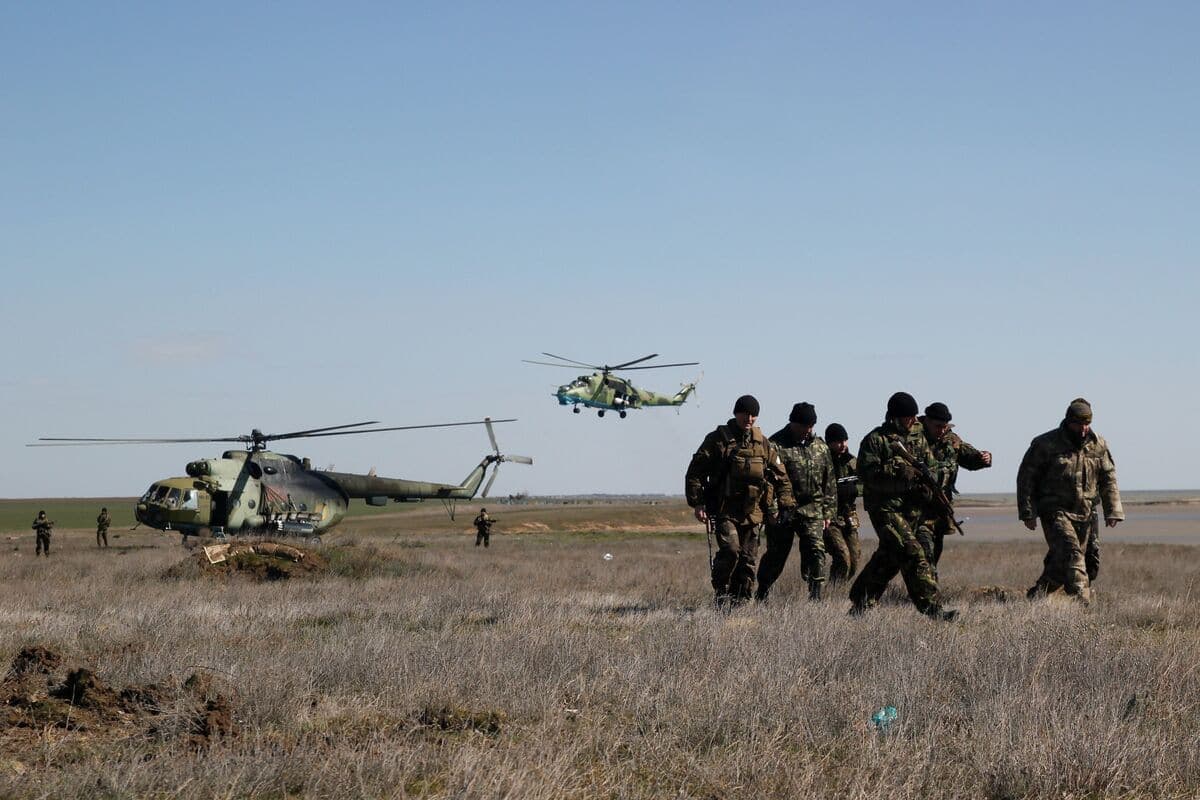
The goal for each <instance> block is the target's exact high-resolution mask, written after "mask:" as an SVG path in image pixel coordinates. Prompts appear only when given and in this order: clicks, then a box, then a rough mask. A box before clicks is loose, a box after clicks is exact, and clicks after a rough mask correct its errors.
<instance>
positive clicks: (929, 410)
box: [917, 403, 992, 575]
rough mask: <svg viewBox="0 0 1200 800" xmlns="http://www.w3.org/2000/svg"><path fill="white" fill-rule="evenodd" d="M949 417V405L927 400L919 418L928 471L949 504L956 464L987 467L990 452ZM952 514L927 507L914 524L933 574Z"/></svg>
mask: <svg viewBox="0 0 1200 800" xmlns="http://www.w3.org/2000/svg"><path fill="white" fill-rule="evenodd" d="M952 418H953V417H952V416H951V414H950V408H949V407H948V406H947V405H946V404H945V403H930V404H929V405H927V406H926V407H925V415H924V416H922V417H920V418H919V421H920V423H921V430H922V432H923V433H924V435H925V442H926V444H928V445H929V452H930V455H931V457H932V463H931V465H930V471H931V472H932V473H933V477H934V479H935V480H937V482H938V485H939V486H941V488H942V491H943V492H944V493H945V495H946V499H947V500H949V501H950V502H951V503H953V502H954V495H955V494H957V493H958V489H957V488H956V487H955V483H956V482H957V481H958V468H959V467H962V468H963V469H969V470H972V471H974V470H979V469H987V468H988V467H990V466H991V465H992V454H991V453H990V452H988V451H987V450H977V449H975V448H974V447H973V446H971V445H969V444H967V443H966V442H964V441H963V440H962V439H961V438H960V437H959V435H958V434H957V433H954V432H953V431H952V430H951V429H952V428H953V427H954V425H952V424H951V422H950V420H951V419H952ZM953 514H954V511H953V508H951V510H950V511H948V512H947V511H946V510H945V509H942V510H937V509H935V508H933V507H928V508H926V509H925V511H924V513H922V515H921V521H920V523H919V525H918V527H917V538H918V539H919V540H920V541H921V546H922V547H924V548H925V556H926V557H927V558H928V559H929V565H930V566H931V567H932V568H933V573H934V575H937V565H938V562H939V561H940V560H941V558H942V545H943V544H944V543H945V540H946V535H947V534H948V533H950V530H951V526H952V523H951V521H950V516H953Z"/></svg>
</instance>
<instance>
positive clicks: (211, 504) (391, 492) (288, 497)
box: [27, 417, 533, 542]
mask: <svg viewBox="0 0 1200 800" xmlns="http://www.w3.org/2000/svg"><path fill="white" fill-rule="evenodd" d="M502 422H516V420H514V419H498V420H493V419H491V418H489V417H485V418H484V419H483V420H480V421H472V422H445V423H438V424H433V425H403V426H398V427H387V428H364V427H363V426H366V425H378V424H379V423H378V422H376V421H371V422H355V423H351V424H349V425H334V426H331V427H326V428H310V429H308V430H303V431H291V432H289V433H275V434H266V433H263V432H261V431H260V430H258V429H257V428H256V429H254V430H252V431H251V432H250V433H249V434H243V435H240V436H224V437H201V438H138V439H77V438H55V437H43V438H40V439H38V443H36V444H30V445H27V447H62V446H74V445H106V444H113V445H120V444H172V443H180V442H188V443H195V442H238V443H240V444H242V445H244V446H245V448H246V449H245V450H226V451H225V452H224V453H222V454H221V457H220V458H202V459H199V460H197V461H191V462H189V463H188V465H187V467H186V468H185V470H184V471H185V472H186V473H187V476H186V477H173V478H162V479H160V480H156V481H154V482H153V483H152V484H150V488H149V489H147V490H146V493H145V494H143V495H142V497H141V499H140V500H138V503H137V507H136V509H135V512H134V514H135V516H136V517H137V520H138V522H139V523H141V524H143V525H148V526H149V527H151V528H156V529H158V530H164V531H178V532H180V533H182V534H183V535H184V537H187V536H188V535H189V534H197V535H201V536H203V535H206V534H209V533H211V534H213V535H214V536H217V537H218V538H224V537H225V536H226V535H228V534H239V533H272V532H277V533H284V534H288V535H296V536H302V537H305V538H306V539H308V540H309V541H312V542H319V541H320V534H321V533H323V532H325V531H328V530H330V529H331V528H333V527H334V526H335V525H337V524H338V523H339V522H341V520H342V518H343V517H344V516H345V515H346V511H347V509H348V508H349V504H350V500H352V499H362V500H365V501H366V503H367V505H371V506H384V505H387V502H388V500H391V501H393V502H397V503H405V502H414V501H418V500H424V499H437V500H441V501H442V503H443V505H445V507H446V511H447V513H449V515H450V518H451V519H454V509H455V505H456V504H457V502H458V501H459V500H470V499H471V498H473V497H474V496H475V494H476V492H478V491H479V487H480V485H481V484H482V483H483V478H484V475H485V474H486V473H487V472H488V470H489V468H491V477H490V478H488V482H487V484H486V485H485V486H484V487H483V496H484V497H487V495H488V492H489V491H490V490H491V488H492V484H493V483H494V482H495V481H496V475H497V474H498V473H499V471H500V464H501V463H503V462H505V461H514V462H516V463H518V464H532V463H533V459H532V458H529V457H528V456H509V455H504V454H502V453H501V452H500V447H499V445H498V444H497V443H496V434H495V431H494V430H493V429H492V425H493V424H499V423H502ZM462 425H483V426H485V427H486V428H487V434H488V439H489V440H490V441H491V445H492V452H491V453H489V454H488V455H485V456H484V457H483V460H482V461H480V462H479V463H478V464H477V465H476V466H475V468H474V469H473V470H471V472H470V474H469V475H467V477H466V478H465V479H464V480H463V482H462V483H459V484H447V483H431V482H427V481H410V480H404V479H401V478H380V477H378V476H377V475H376V474H375V470H374V469H372V470H371V471H370V472H369V473H368V474H366V475H358V474H353V473H347V472H332V471H328V470H319V469H313V468H312V463H311V461H310V460H309V459H308V458H297V457H296V456H293V455H287V454H285V453H273V452H271V451H269V450H267V449H266V447H267V444H268V443H269V442H272V441H280V440H283V439H309V438H316V437H325V436H351V435H355V434H362V433H382V432H384V431H407V430H417V429H421V428H450V427H457V426H462ZM350 429H356V430H350Z"/></svg>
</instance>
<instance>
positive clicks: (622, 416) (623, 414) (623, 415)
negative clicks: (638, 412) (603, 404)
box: [621, 411, 625, 419]
mask: <svg viewBox="0 0 1200 800" xmlns="http://www.w3.org/2000/svg"><path fill="white" fill-rule="evenodd" d="M621 419H625V412H624V411H622V412H621Z"/></svg>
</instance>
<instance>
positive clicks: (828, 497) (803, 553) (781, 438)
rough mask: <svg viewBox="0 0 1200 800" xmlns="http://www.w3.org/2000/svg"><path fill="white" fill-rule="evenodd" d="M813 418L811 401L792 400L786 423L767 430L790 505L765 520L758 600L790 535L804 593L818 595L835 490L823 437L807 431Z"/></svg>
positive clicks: (776, 571) (767, 587)
mask: <svg viewBox="0 0 1200 800" xmlns="http://www.w3.org/2000/svg"><path fill="white" fill-rule="evenodd" d="M816 424H817V410H816V409H815V408H813V406H812V404H811V403H796V405H794V406H793V407H792V413H791V414H790V415H789V416H788V424H787V425H785V426H784V427H783V428H781V429H779V430H778V431H776V432H775V433H773V434H771V442H773V443H774V445H775V449H776V450H777V451H778V452H779V457H780V459H782V460H783V466H784V469H786V470H787V475H788V479H789V480H790V481H791V484H792V497H793V498H794V499H795V501H796V510H795V511H794V512H793V513H792V514H791V515H790V517H789V519H787V520H786V521H785V520H779V519H775V520H774V521H773V522H768V524H767V551H766V552H765V553H763V557H762V563H761V564H759V566H758V592H757V594H756V598H757V599H758V600H759V601H760V602H763V601H765V600H766V599H767V596H768V595H769V594H770V592H771V586H772V585H773V584H774V583H775V580H776V579H777V578H778V577H779V575H780V573H782V572H783V567H784V565H785V564H786V563H787V558H788V552H789V551H790V550H791V549H792V539H793V538H795V539H798V540H799V547H800V574H801V575H802V576H803V577H804V580H805V582H806V583H807V584H808V597H809V599H810V600H820V599H821V589H822V587H823V586H824V585H825V580H826V568H825V530H826V529H827V528H828V527H829V522H830V520H832V519H833V515H834V513H835V512H836V511H837V496H836V494H835V491H834V486H835V484H834V477H833V460H832V459H831V458H830V455H829V447H828V446H826V444H825V440H824V439H822V438H821V437H820V436H814V435H813V426H814V425H816Z"/></svg>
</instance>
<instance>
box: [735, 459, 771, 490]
mask: <svg viewBox="0 0 1200 800" xmlns="http://www.w3.org/2000/svg"><path fill="white" fill-rule="evenodd" d="M766 474H767V460H766V459H765V458H763V457H762V456H756V455H750V454H748V453H745V452H740V453H734V456H733V460H732V463H730V465H729V477H730V479H731V482H732V483H734V484H741V485H746V484H752V483H754V484H756V483H760V482H762V480H763V478H764V477H766Z"/></svg>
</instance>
